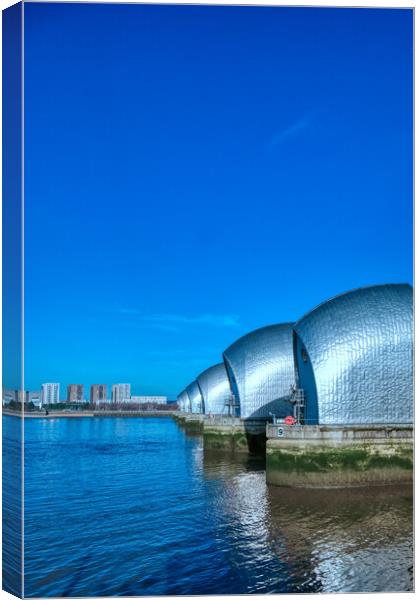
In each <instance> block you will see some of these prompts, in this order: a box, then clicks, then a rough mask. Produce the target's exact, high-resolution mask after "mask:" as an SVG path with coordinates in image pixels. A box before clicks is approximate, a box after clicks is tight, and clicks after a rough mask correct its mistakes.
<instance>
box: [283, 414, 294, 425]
mask: <svg viewBox="0 0 420 600" xmlns="http://www.w3.org/2000/svg"><path fill="white" fill-rule="evenodd" d="M295 423H296V421H295V419H294V417H292V416H291V415H289V416H288V417H286V418H285V419H284V424H285V425H294V424H295Z"/></svg>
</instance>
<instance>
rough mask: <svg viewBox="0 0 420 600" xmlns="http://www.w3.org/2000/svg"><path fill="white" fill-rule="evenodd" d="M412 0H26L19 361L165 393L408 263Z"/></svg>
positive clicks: (408, 270) (31, 368) (48, 371)
mask: <svg viewBox="0 0 420 600" xmlns="http://www.w3.org/2000/svg"><path fill="white" fill-rule="evenodd" d="M412 44H413V41H412V13H411V11H409V10H395V9H394V10H379V9H366V8H364V9H359V10H357V9H315V8H314V9H307V8H300V9H299V8H298V9H291V8H266V7H259V8H251V7H214V6H213V7H205V6H201V7H200V6H189V7H188V6H147V5H126V6H123V5H98V4H92V5H88V4H33V3H29V4H26V5H25V128H26V129H25V165H26V172H25V192H26V196H25V232H26V240H25V266H26V271H25V328H26V330H25V334H26V338H25V373H26V377H25V379H26V381H25V384H26V387H27V388H31V389H39V387H40V384H41V383H42V382H46V381H59V382H60V383H61V385H62V388H63V391H62V396H64V386H66V385H67V384H68V383H84V384H85V385H86V386H88V385H89V384H90V383H102V382H103V383H107V384H108V385H111V384H112V383H113V382H114V383H116V382H130V383H131V384H132V388H133V392H134V393H138V394H140V393H144V394H160V393H162V394H167V395H169V396H170V397H174V396H175V395H176V394H177V392H179V391H181V390H182V389H183V387H184V386H185V385H187V384H188V383H190V381H191V380H193V379H194V378H195V376H196V375H197V374H198V373H200V371H202V370H203V369H205V368H207V367H208V366H211V365H212V364H214V363H216V362H219V361H220V359H221V352H222V351H223V350H224V348H225V347H226V346H227V345H229V344H230V343H231V342H233V341H234V340H235V339H236V338H237V337H239V336H240V335H243V334H244V333H246V332H248V331H250V330H252V329H254V328H257V327H261V326H263V325H267V324H271V323H276V322H282V321H293V320H295V319H297V318H299V317H300V316H301V315H302V314H303V313H304V312H306V311H307V310H309V309H310V308H312V307H313V306H314V305H316V304H318V303H319V302H321V301H323V300H326V299H327V298H328V297H330V296H332V295H335V294H337V293H341V292H344V291H346V290H348V289H351V288H355V287H359V286H364V285H370V284H375V283H384V282H410V283H411V282H412V192H413V190H412V150H413V148H412V125H413V122H412V66H413V65H412Z"/></svg>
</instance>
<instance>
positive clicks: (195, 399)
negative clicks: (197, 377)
mask: <svg viewBox="0 0 420 600" xmlns="http://www.w3.org/2000/svg"><path fill="white" fill-rule="evenodd" d="M185 389H186V392H187V394H188V397H189V399H190V403H191V412H193V413H202V412H204V411H203V397H202V395H201V392H200V388H199V387H198V383H197V382H196V381H193V382H192V383H190V385H187V387H186V388H185Z"/></svg>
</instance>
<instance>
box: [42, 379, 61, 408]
mask: <svg viewBox="0 0 420 600" xmlns="http://www.w3.org/2000/svg"><path fill="white" fill-rule="evenodd" d="M41 400H42V404H43V405H44V404H57V402H60V384H59V383H43V384H42V386H41Z"/></svg>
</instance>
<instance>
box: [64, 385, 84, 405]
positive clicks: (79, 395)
mask: <svg viewBox="0 0 420 600" xmlns="http://www.w3.org/2000/svg"><path fill="white" fill-rule="evenodd" d="M83 401H84V400H83V384H81V383H70V384H69V385H68V386H67V402H83Z"/></svg>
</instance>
